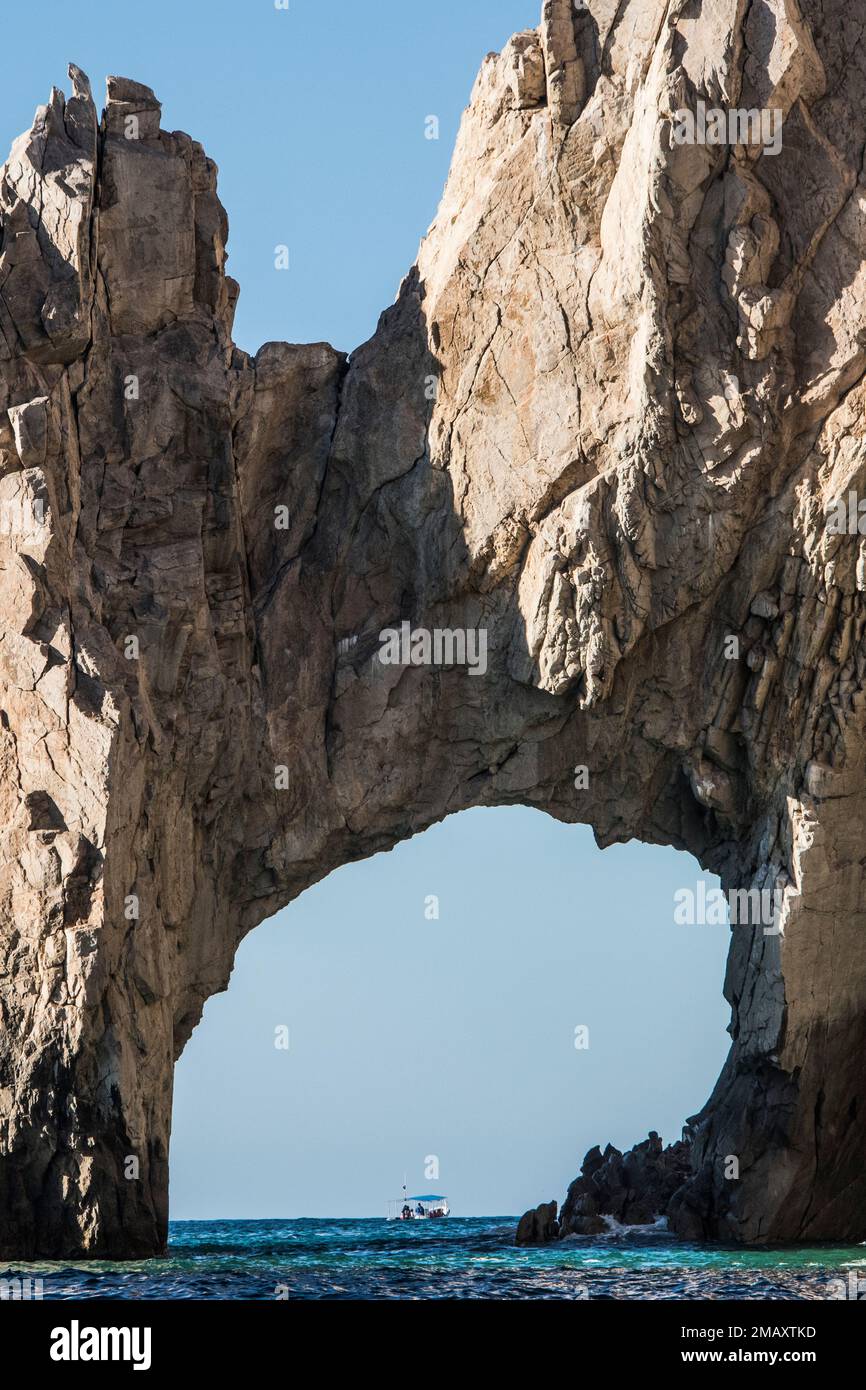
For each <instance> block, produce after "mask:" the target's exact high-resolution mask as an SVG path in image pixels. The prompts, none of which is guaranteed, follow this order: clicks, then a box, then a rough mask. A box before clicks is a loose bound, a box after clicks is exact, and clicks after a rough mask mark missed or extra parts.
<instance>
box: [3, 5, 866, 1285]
mask: <svg viewBox="0 0 866 1390" xmlns="http://www.w3.org/2000/svg"><path fill="white" fill-rule="evenodd" d="M857 9H858V7H857V6H856V5H855V4H854V3H853V0H751V3H748V2H747V0H714V3H712V4H709V3H701V0H589V3H588V4H587V5H582V6H580V7H578V8H575V7H573V6H572V4H571V3H570V2H569V0H545V4H544V7H543V15H542V19H541V24H540V27H539V29H538V30H532V31H528V32H526V33H523V34H520V35H518V36H517V37H516V38H514V39H512V40H511V42H510V43H509V44H508V45H507V46H506V48H505V50H504V51H503V53H501V54H499V55H489V56H488V57H487V58H486V59H485V61H484V64H483V66H482V69H481V73H480V76H479V78H478V80H477V83H476V85H475V88H474V91H473V93H472V100H471V104H470V106H469V108H468V110H467V112H466V115H465V117H464V120H463V123H462V126H461V130H460V135H459V138H458V143H457V149H456V152H455V156H454V162H453V166H452V171H451V174H450V177H449V180H448V185H447V188H446V190H445V194H444V197H443V201H442V204H441V207H440V210H439V213H438V215H437V218H436V221H435V222H434V224H433V226H432V228H431V229H430V232H429V234H428V235H427V237H426V239H425V240H424V242H423V245H422V247H421V251H420V254H419V258H418V262H417V264H416V266H415V267H414V269H413V270H412V271H411V272H410V274H409V275H408V276H407V278H406V280H405V281H404V283H403V285H402V287H401V290H400V293H399V296H398V298H397V301H396V303H395V304H394V305H393V306H392V307H391V308H390V309H388V310H387V311H386V312H385V313H384V314H383V315H382V318H381V321H380V324H379V327H378V330H377V332H376V334H375V336H374V337H373V338H372V339H371V340H370V341H369V342H368V343H366V344H364V345H363V346H362V347H360V348H359V349H358V350H357V351H356V352H355V353H354V354H353V355H352V356H351V358H350V359H348V360H347V359H346V357H345V356H344V355H343V354H341V353H338V352H335V351H334V350H333V349H332V348H330V347H329V346H327V345H325V344H314V345H312V346H307V347H302V346H297V345H288V344H279V343H268V344H266V345H265V346H264V347H263V348H262V349H261V350H260V351H259V352H258V353H257V354H256V356H255V357H254V358H250V357H249V356H247V355H246V354H245V353H242V352H240V351H238V350H237V349H236V348H235V347H234V346H233V344H232V339H231V324H232V313H233V308H234V304H235V301H236V297H237V292H238V290H237V286H236V285H235V283H234V282H233V281H232V280H231V279H230V278H228V277H227V276H226V274H225V256H226V252H225V246H226V237H227V226H226V218H225V214H224V212H223V209H222V207H221V206H220V203H219V200H218V198H217V194H216V169H215V167H214V165H213V163H212V162H211V161H210V160H209V159H208V158H207V157H206V155H205V154H204V152H203V150H202V148H201V146H200V145H198V144H196V143H195V142H194V141H193V140H191V139H190V138H189V137H188V136H186V135H183V134H177V133H175V134H169V133H167V132H165V131H163V130H161V128H160V107H159V103H158V101H157V100H156V98H155V97H154V95H153V93H152V92H151V91H150V90H149V89H148V88H146V87H143V86H140V85H138V84H137V83H135V82H131V81H127V80H125V79H121V78H110V79H109V82H108V98H107V104H106V107H105V111H104V113H103V115H102V117H101V120H100V119H98V117H97V113H96V110H95V107H94V104H93V101H92V98H91V95H90V88H89V84H88V81H87V79H86V77H85V76H84V74H83V73H82V72H81V71H80V70H79V69H77V68H72V69H70V75H71V79H72V86H73V95H72V96H71V97H70V98H68V99H66V100H65V99H64V97H63V96H62V95H61V93H60V92H58V91H56V90H55V91H53V92H52V94H51V98H50V101H49V102H48V104H47V106H45V107H42V108H40V109H39V111H38V112H37V115H36V119H35V122H34V125H33V128H32V130H31V131H30V132H29V134H27V135H26V136H24V137H23V138H22V139H21V140H19V141H18V142H17V144H16V145H15V146H14V148H13V150H12V153H11V156H10V158H9V160H8V162H7V163H6V165H5V166H4V167H3V170H2V173H0V514H2V517H3V518H4V521H3V525H2V527H0V612H2V620H3V621H2V640H0V759H2V763H0V797H2V812H3V814H2V825H3V838H2V848H0V943H2V950H0V1008H2V1040H0V1253H2V1254H3V1255H4V1256H15V1257H29V1256H35V1255H42V1256H49V1257H54V1258H61V1257H62V1258H68V1257H72V1256H81V1255H92V1256H113V1257H125V1256H145V1255H152V1254H156V1253H158V1252H159V1251H160V1250H161V1249H162V1248H163V1246H164V1242H165V1238H166V1220H167V1193H168V1143H169V1129H170V1115H171V1091H172V1085H171V1082H172V1068H173V1064H174V1061H175V1060H176V1058H177V1057H178V1056H179V1054H180V1052H181V1050H182V1048H183V1046H184V1044H185V1042H186V1040H187V1038H188V1037H189V1035H190V1033H191V1031H192V1029H193V1028H194V1027H195V1024H196V1022H197V1021H198V1019H199V1017H200V1015H201V1011H202V1007H203V1005H204V1002H205V1000H206V999H207V998H208V997H209V996H210V995H211V994H212V993H213V992H214V991H216V990H220V989H224V988H225V987H226V984H227V982H228V979H229V975H230V972H231V968H232V960H233V957H234V953H235V950H236V948H237V945H238V943H239V942H240V940H241V939H242V938H243V936H244V935H245V933H246V932H248V931H249V930H250V929H251V928H252V927H254V926H255V925H256V924H257V923H259V922H261V921H262V920H263V919H265V918H267V917H269V916H271V915H273V914H274V913H275V912H276V911H278V910H279V909H280V908H282V907H284V906H285V905H286V904H287V903H288V902H290V901H291V900H292V899H293V898H294V897H296V896H297V895H298V894H299V893H301V892H302V891H303V890H304V889H305V888H306V887H307V886H309V885H310V884H311V883H313V882H315V881H316V880H318V879H320V878H322V877H323V876H324V875H325V874H327V873H329V872H330V871H331V870H332V869H334V868H335V867H337V866H338V865H340V864H343V863H345V862H347V861H349V860H354V859H358V858H360V857H363V856H365V855H369V854H371V853H373V852H375V851H377V850H382V849H386V848H388V847H390V846H392V845H394V844H395V843H396V842H397V841H399V840H400V839H401V838H403V837H405V836H407V835H410V834H413V833H415V832H417V831H420V830H422V829H424V828H425V827H427V826H429V825H431V824H432V823H433V822H435V821H437V820H439V819H441V818H442V817H443V816H445V815H447V814H449V813H451V812H454V811H458V810H460V809H462V808H464V807H468V806H477V805H501V804H510V803H522V804H527V805H532V806H537V807H540V808H542V809H544V810H546V811H547V812H549V813H550V814H552V815H553V816H556V817H557V818H559V819H561V820H564V821H575V822H577V821H582V822H587V823H589V824H591V825H592V826H593V828H594V830H595V833H596V836H597V839H598V841H599V843H600V844H602V845H606V844H610V843H612V842H615V841H622V840H627V839H629V838H632V837H635V836H637V837H639V838H641V839H643V840H646V841H651V842H656V843H659V844H669V845H675V846H677V847H679V848H682V849H686V850H689V851H690V852H691V853H692V854H693V855H695V856H696V858H697V859H698V860H699V861H700V862H701V864H703V865H704V866H706V867H707V868H708V869H710V870H712V871H714V872H716V873H718V874H719V875H720V876H721V880H722V883H723V885H724V887H725V888H726V889H771V890H772V891H773V892H774V893H777V894H778V895H779V901H780V909H779V914H778V925H779V926H780V927H781V930H780V931H779V930H776V931H773V932H771V933H768V932H767V931H766V930H765V929H764V928H763V926H761V925H760V924H758V925H754V924H752V925H749V924H745V925H740V926H737V927H735V928H734V929H733V930H732V934H731V951H730V959H729V965H728V971H727V978H726V981H725V992H726V995H727V998H728V999H729V1000H730V1003H731V1007H732V1023H731V1035H732V1040H733V1041H732V1047H731V1052H730V1056H729V1059H728V1061H727V1063H726V1065H725V1068H724V1071H723V1073H722V1076H721V1077H720V1079H719V1082H718V1084H717V1086H716V1088H715V1091H714V1092H713V1095H712V1096H711V1098H710V1100H709V1102H708V1104H707V1106H706V1108H705V1109H704V1111H703V1112H702V1113H701V1115H700V1116H698V1117H696V1119H695V1122H694V1125H693V1139H692V1143H691V1157H690V1162H691V1169H690V1176H689V1177H688V1179H687V1181H686V1182H685V1184H684V1185H681V1187H680V1189H679V1192H678V1194H677V1198H676V1202H675V1204H674V1206H675V1209H673V1208H672V1221H673V1223H674V1225H675V1228H676V1229H677V1230H679V1231H681V1232H683V1233H685V1234H690V1235H702V1236H707V1237H713V1236H721V1237H724V1238H726V1239H739V1240H768V1239H774V1240H785V1239H791V1240H793V1239H817V1238H824V1237H826V1238H839V1239H841V1238H856V1239H862V1238H863V1237H864V1235H866V1230H864V1226H866V1176H864V1162H863V1158H864V1150H866V1080H864V1068H863V1066H862V1062H861V1057H862V1054H863V1050H864V1044H866V951H864V931H866V902H864V894H863V889H862V887H861V880H862V868H861V866H862V862H863V854H864V851H863V847H862V844H861V840H860V836H861V833H862V829H863V827H864V825H866V803H864V796H866V790H864V785H863V753H864V727H866V718H864V710H866V691H864V689H863V679H864V666H866V648H864V628H866V607H864V590H866V540H864V538H863V537H861V536H860V534H859V530H858V524H857V511H856V506H857V495H858V494H864V483H866V438H864V433H866V431H864V415H866V382H864V372H866V327H864V304H866V271H864V247H866V175H864V166H863V156H864V148H866V129H864V128H866V114H864V113H866V103H864V95H866V47H864V43H863V40H862V34H861V25H860V23H859V21H858V16H857ZM700 103H703V107H704V108H706V109H708V110H710V111H711V112H712V111H714V110H721V111H722V112H723V113H727V112H729V111H731V110H745V111H748V110H750V109H755V110H756V113H757V114H760V111H765V112H770V113H773V112H777V113H781V119H782V121H783V126H782V129H783V140H782V144H781V148H780V149H774V148H773V146H772V143H770V142H769V141H768V140H765V141H764V142H763V143H760V142H759V141H757V140H755V139H749V138H747V132H746V131H744V132H742V143H736V142H734V143H721V144H720V143H715V144H713V143H700V142H699V141H696V142H694V143H691V142H689V141H687V140H685V141H681V139H680V136H679V134H677V133H676V132H677V120H678V113H680V112H682V111H683V110H686V111H689V112H695V111H696V110H697V108H698V105H699V104H700ZM702 130H703V127H702ZM849 494H850V495H853V496H854V503H853V507H854V511H853V518H854V524H853V529H852V528H851V527H849V528H848V529H847V530H841V531H840V530H839V529H838V528H834V527H832V526H830V525H828V515H832V514H835V513H834V512H833V508H834V504H835V503H836V502H837V501H838V500H839V499H846V502H847V500H848V499H849ZM864 495H866V494H864ZM849 512H850V508H849ZM864 529H866V523H864ZM404 624H406V625H408V626H407V627H405V628H404V626H403V625H404ZM385 630H394V631H395V632H398V633H400V634H401V640H402V639H403V637H405V635H406V634H407V633H408V634H410V636H411V634H415V635H416V636H417V634H418V633H421V636H422V640H421V642H420V643H419V645H418V646H417V647H416V646H413V648H412V650H413V651H414V652H415V655H416V657H417V659H418V662H419V664H401V661H400V660H393V661H391V662H390V663H386V662H385V661H383V660H382V659H381V656H380V651H381V648H382V638H381V636H380V634H382V633H383V632H384V631H385ZM437 632H438V633H439V634H440V637H441V634H445V636H444V637H441V642H440V647H439V659H438V660H434V658H435V656H436V648H435V647H433V648H431V649H430V650H426V649H425V646H424V634H425V633H426V634H428V636H429V634H434V636H435V634H436V633H437ZM482 633H483V635H484V644H485V645H484V653H485V659H484V661H483V662H480V661H479V662H477V663H476V664H475V666H473V665H471V664H470V663H469V661H468V660H465V659H461V657H465V656H466V653H467V652H468V641H469V635H470V634H474V636H475V638H476V651H478V650H480V647H479V646H478V641H479V640H480V636H479V635H480V634H482ZM461 636H462V638H463V640H464V641H465V643H466V644H467V647H466V652H464V651H462V649H461V647H460V644H459V641H458V638H460V637H461ZM413 640H414V639H413ZM431 640H432V639H431ZM443 643H444V644H445V645H444V646H443V645H442V644H443ZM401 650H403V649H402V648H401ZM449 653H450V656H449ZM404 655H405V652H404ZM482 668H483V669H482ZM576 767H585V768H586V769H587V770H588V775H587V777H576V776H575V768H576ZM661 906H663V908H664V909H665V910H666V908H667V905H661ZM661 906H660V910H661ZM731 1155H733V1156H735V1157H736V1159H737V1164H738V1168H739V1175H738V1177H737V1178H736V1179H735V1180H731V1179H730V1178H729V1177H727V1176H726V1172H727V1170H728V1159H729V1157H730V1156H731Z"/></svg>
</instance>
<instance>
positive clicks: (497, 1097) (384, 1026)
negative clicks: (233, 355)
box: [0, 0, 728, 1218]
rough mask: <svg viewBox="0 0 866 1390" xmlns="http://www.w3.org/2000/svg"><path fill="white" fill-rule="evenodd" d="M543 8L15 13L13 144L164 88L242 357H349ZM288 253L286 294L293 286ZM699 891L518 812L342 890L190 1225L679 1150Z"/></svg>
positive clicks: (228, 1008) (207, 1146)
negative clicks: (216, 232)
mask: <svg viewBox="0 0 866 1390" xmlns="http://www.w3.org/2000/svg"><path fill="white" fill-rule="evenodd" d="M539 13H540V0H436V3H435V4H432V3H429V0H369V3H367V4H363V5H362V4H359V3H358V2H357V0H329V3H327V4H325V3H324V0H290V10H289V11H288V13H285V12H278V11H276V10H275V9H274V6H273V3H272V0H243V3H240V0H238V3H235V4H228V3H224V0H211V3H207V0H183V3H177V0H173V3H171V4H169V3H167V0H148V2H147V3H146V4H137V5H124V4H120V3H117V0H112V3H108V0H95V2H93V0H91V3H80V4H77V5H69V4H68V3H60V2H59V0H42V3H41V4H40V5H39V6H38V9H37V10H36V11H33V10H32V9H31V10H30V11H28V10H27V9H26V7H24V6H17V7H13V9H12V11H11V12H10V13H9V14H8V15H4V17H3V39H4V48H5V51H6V52H7V53H11V54H14V55H15V61H14V62H9V63H7V64H6V67H5V71H4V77H3V83H2V86H0V145H2V146H5V147H8V145H9V144H10V143H11V140H12V139H13V138H14V137H15V136H16V135H17V134H18V133H19V132H20V131H21V130H23V129H25V128H26V127H27V126H28V125H29V123H30V120H31V118H32V114H33V110H34V108H35V107H36V105H37V104H38V103H39V102H41V101H44V100H45V99H46V98H47V95H48V91H49V88H50V87H51V85H52V84H55V85H58V86H60V85H62V86H63V87H64V89H66V90H68V82H67V79H66V64H67V62H69V61H70V60H71V61H73V62H76V63H78V64H79V66H81V67H83V68H84V69H85V71H87V72H88V73H89V75H90V78H91V81H92V82H93V87H94V93H95V94H96V96H97V100H98V101H101V99H102V96H103V93H104V87H103V83H104V78H105V76H106V74H107V73H118V74H122V75H123V76H127V77H133V78H135V79H137V80H138V81H141V82H146V83H148V84H149V85H150V86H152V87H153V88H154V90H155V91H156V93H157V95H158V96H159V97H160V98H161V100H162V102H163V124H164V126H165V127H166V128H167V129H180V130H186V131H187V132H188V133H189V134H191V135H192V136H194V137H195V138H196V139H198V140H200V141H201V142H202V143H203V145H204V146H205V148H206V150H207V151H208V153H209V154H210V155H211V156H212V157H213V158H214V159H215V160H216V161H217V163H218V164H219V167H220V185H219V187H220V194H221V197H222V201H223V203H224V204H225V206H226V208H227V211H228V215H229V225H230V240H229V250H230V260H229V270H230V272H231V274H232V275H234V276H235V278H236V279H237V280H238V281H239V282H240V284H241V299H240V306H239V310H238V317H237V321H236V337H237V341H238V342H239V344H240V345H241V346H242V347H245V348H247V349H249V350H251V351H255V349H256V348H257V347H258V346H259V345H260V344H261V343H262V342H265V341H267V340H268V339H274V338H276V339H285V340H287V341H293V342H312V341H317V340H321V339H325V340H328V341H330V342H332V343H333V344H334V345H335V346H336V347H339V348H342V349H345V350H349V349H351V348H353V347H355V346H357V345H358V344H359V343H360V342H362V341H363V340H364V339H365V338H367V337H369V335H370V333H371V332H372V331H373V329H374V328H375V325H376V320H377V318H378V315H379V313H380V312H381V310H382V309H383V308H384V307H385V306H386V305H387V304H388V303H390V302H391V301H392V300H393V298H394V294H395V292H396V289H397V286H398V284H399V281H400V279H401V278H402V276H403V275H404V274H405V272H406V271H407V270H408V268H409V266H410V265H411V263H412V261H413V259H414V256H415V252H416V249H417V245H418V241H419V239H420V237H421V236H422V235H423V233H424V231H425V230H426V228H427V226H428V224H429V222H430V221H431V220H432V218H433V215H434V213H435V210H436V205H437V202H438V199H439V196H440V194H441V191H442V187H443V184H444V180H445V175H446V173H447V168H448V163H449V160H450V157H451V149H452V146H453V141H454V137H455V135H456V131H457V126H458V122H459V118H460V113H461V111H462V109H463V107H464V106H465V104H466V101H467V99H468V96H469V92H470V89H471V86H472V82H473V80H474V78H475V74H476V72H477V70H478V67H479V65H480V62H481V59H482V58H483V56H484V54H485V53H487V52H489V51H490V50H491V49H498V48H500V47H501V46H502V45H503V43H504V42H505V41H506V40H507V39H508V37H509V36H510V34H512V33H513V32H515V31H517V30H518V29H521V28H526V27H530V26H532V25H534V24H535V23H537V21H538V16H539ZM34 24H37V25H38V32H36V30H35V29H34ZM429 115H437V116H438V117H439V120H440V133H441V138H440V140H439V141H438V142H436V141H429V140H426V139H425V138H424V123H425V119H426V117H427V116H429ZM278 243H286V244H288V246H289V248H290V255H291V265H292V269H291V271H290V272H289V273H288V274H280V275H276V274H275V273H274V270H273V251H274V247H275V245H277V244H278ZM697 877H698V868H697V865H696V864H695V863H694V861H693V860H691V859H689V858H688V857H687V856H685V855H681V854H676V853H675V852H674V851H672V850H663V849H658V848H648V847H646V846H642V845H637V844H632V845H629V846H617V847H614V848H613V849H610V850H607V851H605V852H604V854H602V853H601V852H600V851H598V850H597V849H596V847H595V844H594V842H593V839H592V836H591V834H590V832H589V831H588V830H587V829H586V828H584V827H566V826H560V825H557V824H556V823H555V822H554V821H552V820H550V819H548V818H547V817H545V816H542V815H541V814H539V813H537V812H533V811H529V810H524V809H516V808H515V809H509V810H498V811H472V812H467V813H465V814H464V815H461V816H457V817H454V818H452V819H451V820H449V821H446V822H445V823H444V824H443V825H440V826H436V827H434V828H433V829H432V830H429V831H428V832H427V833H426V834H425V835H422V836H419V837H418V838H417V839H415V840H412V841H410V842H409V843H407V844H404V845H401V846H399V847H398V848H397V849H396V850H395V851H393V852H392V853H391V854H385V855H377V856H376V857H375V858H374V859H371V860H368V861H366V862H365V863H362V864H354V865H350V866H347V867H346V868H344V869H341V870H340V871H339V872H338V873H336V874H333V875H332V876H331V877H330V878H329V879H327V880H326V881H325V882H324V883H322V884H319V885H318V886H317V887H315V888H313V889H311V890H310V891H309V892H308V893H307V894H305V895H304V897H303V898H301V899H300V900H299V901H298V902H297V903H295V904H293V905H292V907H291V908H289V909H288V910H287V911H286V912H284V913H281V914H280V915H279V917H277V918H275V919H274V920H273V921H272V922H270V923H267V924H266V925H264V926H262V927H260V928H259V929H258V931H256V932H254V933H253V934H252V936H250V937H248V938H247V941H246V942H245V943H244V945H243V946H242V947H241V950H240V952H239V954H238V960H237V966H236V970H235V974H234V977H233V980H232V984H231V988H230V990H229V991H228V993H227V994H225V995H222V996H219V997H217V998H215V999H213V1000H211V1002H210V1003H209V1004H208V1006H207V1008H206V1010H205V1016H204V1020H203V1022H202V1024H201V1025H200V1027H199V1028H198V1030H197V1031H196V1033H195V1034H194V1035H193V1038H192V1040H191V1042H190V1043H189V1045H188V1047H187V1050H186V1052H185V1054H184V1056H183V1058H182V1060H181V1062H180V1065H179V1067H178V1072H177V1079H176V1100H175V1116H174V1135H173V1139H172V1185H171V1214H172V1216H173V1217H176V1218H182V1217H217V1216H222V1217H242V1216H247V1217H252V1216H299V1215H300V1216H303V1215H328V1214H334V1215H368V1214H372V1215H378V1214H380V1213H381V1212H382V1210H383V1207H384V1202H385V1200H386V1199H387V1198H388V1197H392V1196H396V1195H397V1193H398V1189H399V1186H400V1183H401V1181H402V1176H403V1172H404V1170H405V1171H406V1172H407V1174H408V1177H409V1183H410V1185H411V1187H412V1188H413V1189H414V1190H420V1191H427V1190H433V1191H436V1190H440V1191H444V1192H446V1193H447V1194H448V1195H449V1196H450V1198H451V1201H452V1205H453V1206H454V1208H455V1210H456V1211H459V1212H461V1213H464V1214H466V1213H478V1214H483V1213H495V1214H508V1213H518V1212H520V1211H522V1210H523V1209H524V1208H525V1207H527V1206H529V1205H531V1204H534V1203H536V1202H538V1201H542V1200H547V1199H549V1198H551V1197H556V1198H558V1199H561V1198H562V1196H563V1195H564V1192H565V1188H566V1186H567V1184H568V1182H569V1181H570V1180H571V1179H572V1178H573V1177H574V1176H575V1174H576V1172H577V1168H578V1165H579V1162H580V1160H581V1158H582V1157H583V1153H584V1151H585V1150H586V1149H587V1148H588V1147H589V1146H590V1145H591V1144H593V1143H595V1142H601V1143H602V1144H603V1143H604V1142H605V1141H606V1140H607V1139H611V1140H612V1141H613V1142H615V1143H617V1144H618V1145H619V1146H620V1147H622V1146H624V1145H627V1144H629V1143H631V1142H633V1141H634V1140H637V1139H639V1138H642V1137H643V1136H644V1135H645V1133H646V1131H647V1130H648V1129H649V1128H657V1129H659V1130H660V1131H661V1132H662V1133H663V1134H664V1136H665V1138H675V1137H677V1135H678V1132H679V1127H680V1125H681V1124H682V1121H683V1119H684V1118H685V1116H686V1115H687V1114H690V1113H692V1112H693V1111H695V1110H697V1109H698V1108H699V1107H700V1106H701V1105H702V1104H703V1102H704V1100H705V1099H706V1097H707V1095H708V1093H709V1090H710V1087H711V1085H712V1083H713V1082H714V1080H715V1077H716V1075H717V1073H718V1070H719V1067H720V1065H721V1063H722V1060H723V1058H724V1055H725V1052H726V1049H727V1042H728V1039H727V1036H726V1034H725V1032H724V1029H725V1025H726V1023H727V1017H728V1011H727V1008H726V1006H725V1005H724V1002H723V1000H722V997H721V985H722V976H723V969H724V955H725V951H726V947H727V939H728V932H727V929H726V928H718V927H715V928H713V927H675V926H674V924H673V895H674V892H675V890H676V889H677V888H680V887H687V886H691V885H693V884H694V883H695V881H696V878H697ZM428 894H437V895H438V896H439V899H440V914H441V915H440V918H439V921H438V922H432V921H427V920H426V919H425V916H424V900H425V897H426V896H427V895H428ZM282 1024H285V1025H286V1026H287V1027H288V1028H289V1039H290V1048H289V1050H288V1052H286V1051H278V1050H277V1049H276V1048H275V1047H274V1030H275V1028H277V1027H278V1026H280V1025H282ZM579 1025H586V1026H588V1027H589V1029H590V1034H589V1040H590V1046H589V1049H588V1050H585V1051H578V1050H576V1049H575V1047H574V1030H575V1028H576V1027H578V1026H579ZM428 1155H436V1156H437V1157H438V1159H439V1163H440V1177H439V1178H438V1179H436V1180H430V1179H428V1178H426V1177H425V1176H424V1168H423V1164H424V1159H425V1157H426V1156H428Z"/></svg>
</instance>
